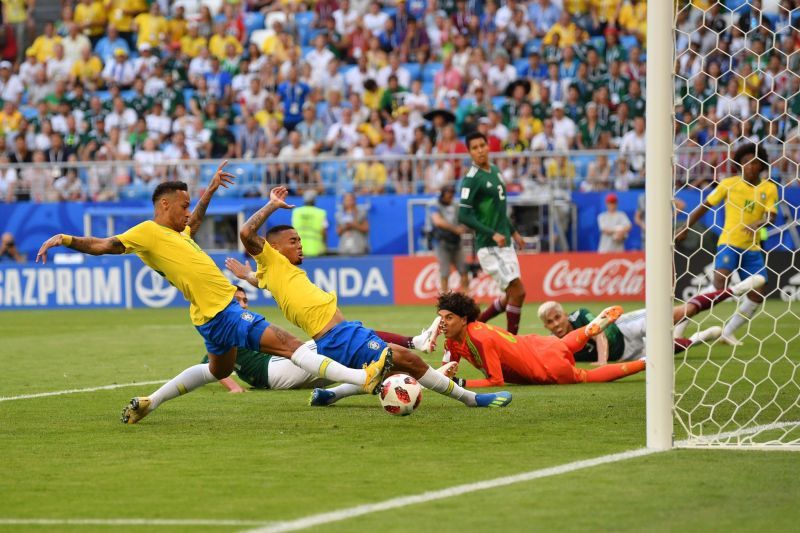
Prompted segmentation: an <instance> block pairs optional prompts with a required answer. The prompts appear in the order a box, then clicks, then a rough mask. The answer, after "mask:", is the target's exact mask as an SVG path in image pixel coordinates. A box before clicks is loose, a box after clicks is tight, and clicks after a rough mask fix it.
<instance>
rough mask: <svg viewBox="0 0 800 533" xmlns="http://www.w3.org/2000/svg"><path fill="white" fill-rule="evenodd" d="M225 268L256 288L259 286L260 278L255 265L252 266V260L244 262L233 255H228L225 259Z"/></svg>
mask: <svg viewBox="0 0 800 533" xmlns="http://www.w3.org/2000/svg"><path fill="white" fill-rule="evenodd" d="M225 268H227V269H228V270H230V271H231V272H233V275H234V276H236V277H237V278H239V279H241V280H244V281H246V282H247V283H249V284H250V285H252V286H253V287H255V288H259V287H258V279H257V278H256V273H255V271H254V270H253V267H251V266H250V261H245V262H244V263H242V262H240V261H237V260H236V259H234V258H233V257H228V258H226V259H225Z"/></svg>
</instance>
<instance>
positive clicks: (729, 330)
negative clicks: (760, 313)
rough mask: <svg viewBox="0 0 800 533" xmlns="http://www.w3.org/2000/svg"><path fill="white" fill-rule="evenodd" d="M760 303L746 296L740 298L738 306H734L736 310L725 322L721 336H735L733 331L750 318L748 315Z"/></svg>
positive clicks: (754, 310) (727, 337) (751, 313)
mask: <svg viewBox="0 0 800 533" xmlns="http://www.w3.org/2000/svg"><path fill="white" fill-rule="evenodd" d="M760 305H761V302H754V301H753V300H751V299H750V298H748V297H747V296H745V297H744V298H742V300H741V301H740V302H739V307H737V308H736V312H735V313H734V314H733V316H732V317H731V318H730V320H728V322H727V323H726V324H725V327H724V328H723V330H722V336H723V337H725V338H726V339H732V338H735V337H734V333H735V332H736V330H737V329H739V328H740V327H742V326H743V325H744V324H745V323H746V322H748V321H749V320H750V317H752V316H753V315H754V314H755V312H756V310H757V309H758V306H760Z"/></svg>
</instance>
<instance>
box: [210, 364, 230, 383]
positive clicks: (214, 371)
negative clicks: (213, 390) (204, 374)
mask: <svg viewBox="0 0 800 533" xmlns="http://www.w3.org/2000/svg"><path fill="white" fill-rule="evenodd" d="M208 370H209V371H210V372H211V375H212V376H214V377H215V378H217V379H225V378H227V377H228V376H230V375H231V373H232V372H233V362H231V363H230V364H228V363H227V362H226V361H216V360H215V361H211V362H210V363H209V364H208Z"/></svg>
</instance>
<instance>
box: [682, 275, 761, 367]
mask: <svg viewBox="0 0 800 533" xmlns="http://www.w3.org/2000/svg"><path fill="white" fill-rule="evenodd" d="M728 275H730V273H728ZM766 282H767V279H766V278H765V277H764V276H762V275H761V274H754V275H752V276H750V277H748V278H745V279H743V280H742V281H740V282H739V283H737V284H735V285H732V286H730V287H727V288H725V289H719V290H713V291H709V292H704V293H702V294H698V295H696V296H694V297H692V298H690V299H689V301H688V302H686V303H685V304H683V305H677V306H675V308H674V309H673V310H672V323H673V324H675V329H674V331H673V335H674V337H675V338H680V337H683V332H684V331H685V330H686V326H688V325H689V321H688V320H687V319H688V318H690V317H693V316H695V315H697V314H698V313H702V312H703V311H707V310H708V309H710V308H711V307H712V306H713V305H715V304H718V303H720V302H723V301H725V300H727V299H728V298H730V297H731V296H737V297H738V296H742V295H743V294H747V293H748V292H750V291H752V290H756V289H759V288H761V287H763V286H764V284H765V283H766ZM676 353H677V352H676Z"/></svg>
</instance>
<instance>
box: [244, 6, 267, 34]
mask: <svg viewBox="0 0 800 533" xmlns="http://www.w3.org/2000/svg"><path fill="white" fill-rule="evenodd" d="M265 23H266V18H265V17H264V15H263V14H262V13H260V12H258V11H248V12H247V13H245V14H244V27H245V30H246V31H247V34H248V35H250V34H251V33H253V32H254V31H256V30H263V29H264V24H265Z"/></svg>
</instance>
